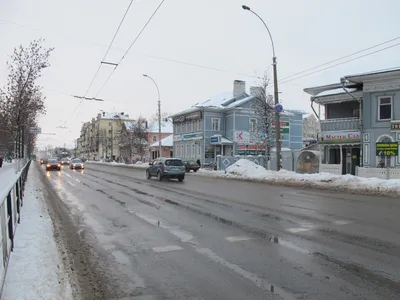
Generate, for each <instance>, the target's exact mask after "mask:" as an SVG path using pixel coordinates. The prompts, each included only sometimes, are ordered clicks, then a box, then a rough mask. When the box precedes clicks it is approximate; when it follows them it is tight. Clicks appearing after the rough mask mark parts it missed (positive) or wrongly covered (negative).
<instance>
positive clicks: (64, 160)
mask: <svg viewBox="0 0 400 300" xmlns="http://www.w3.org/2000/svg"><path fill="white" fill-rule="evenodd" d="M70 163H71V161H70V160H69V159H68V158H61V160H60V164H61V165H70Z"/></svg>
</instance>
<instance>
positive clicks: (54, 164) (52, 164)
mask: <svg viewBox="0 0 400 300" xmlns="http://www.w3.org/2000/svg"><path fill="white" fill-rule="evenodd" d="M50 170H58V171H61V164H60V163H59V162H58V160H57V159H49V160H48V161H47V164H46V171H50Z"/></svg>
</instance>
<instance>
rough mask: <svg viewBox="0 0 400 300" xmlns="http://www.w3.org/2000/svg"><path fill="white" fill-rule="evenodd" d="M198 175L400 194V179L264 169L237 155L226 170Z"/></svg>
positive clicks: (392, 194) (295, 185) (380, 193)
mask: <svg viewBox="0 0 400 300" xmlns="http://www.w3.org/2000/svg"><path fill="white" fill-rule="evenodd" d="M197 174H198V175H201V176H207V177H219V178H233V179H239V180H251V181H258V182H265V183H274V184H280V185H286V186H294V187H304V188H306V187H311V188H322V189H332V190H339V191H347V192H357V193H364V194H376V195H388V196H399V195H400V180H396V179H392V180H383V179H378V178H363V177H358V176H353V175H333V174H330V173H317V174H298V173H295V172H291V171H287V170H281V171H279V172H276V171H270V170H266V169H265V168H264V167H262V166H259V165H257V164H255V163H253V162H251V161H249V160H247V159H239V160H238V161H237V162H236V163H234V164H233V165H231V166H229V167H228V168H227V169H226V172H225V171H207V170H203V169H201V170H200V172H198V173H197Z"/></svg>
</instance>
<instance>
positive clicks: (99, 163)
mask: <svg viewBox="0 0 400 300" xmlns="http://www.w3.org/2000/svg"><path fill="white" fill-rule="evenodd" d="M86 163H87V164H98V165H106V166H114V167H127V168H135V169H146V168H147V167H148V166H149V163H144V162H140V163H138V162H136V163H135V164H125V163H118V162H115V161H113V162H103V161H87V162H86Z"/></svg>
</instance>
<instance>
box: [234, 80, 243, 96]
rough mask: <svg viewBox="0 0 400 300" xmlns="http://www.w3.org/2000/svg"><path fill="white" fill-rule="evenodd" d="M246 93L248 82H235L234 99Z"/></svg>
mask: <svg viewBox="0 0 400 300" xmlns="http://www.w3.org/2000/svg"><path fill="white" fill-rule="evenodd" d="M244 92H246V82H245V81H242V80H235V81H234V82H233V97H237V96H240V95H241V94H243V93H244Z"/></svg>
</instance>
